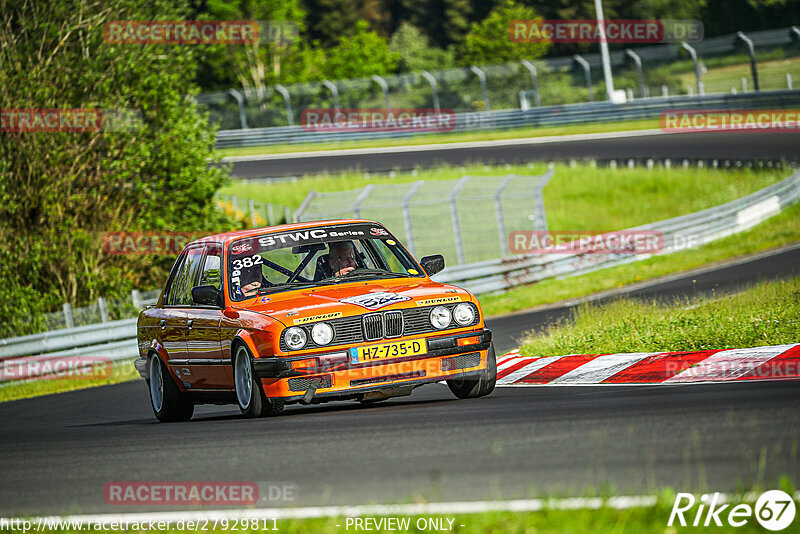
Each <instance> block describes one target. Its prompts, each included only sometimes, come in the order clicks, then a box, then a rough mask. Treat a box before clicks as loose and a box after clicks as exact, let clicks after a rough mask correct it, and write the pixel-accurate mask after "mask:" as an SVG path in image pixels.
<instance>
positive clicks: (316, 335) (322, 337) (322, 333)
mask: <svg viewBox="0 0 800 534" xmlns="http://www.w3.org/2000/svg"><path fill="white" fill-rule="evenodd" d="M311 339H313V340H314V343H316V344H317V345H327V344H328V343H330V342H331V341H332V340H333V328H331V325H329V324H328V323H317V324H315V325H314V327H313V328H312V329H311Z"/></svg>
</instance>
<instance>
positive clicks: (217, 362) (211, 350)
mask: <svg viewBox="0 0 800 534" xmlns="http://www.w3.org/2000/svg"><path fill="white" fill-rule="evenodd" d="M204 249H205V250H204V254H203V261H202V268H201V269H200V277H199V279H198V282H197V284H196V285H198V286H204V285H211V286H214V287H216V288H217V289H219V290H220V291H222V245H220V244H218V243H208V244H206V245H205V247H204ZM221 319H222V308H221V307H219V306H208V305H199V304H196V303H195V302H194V301H192V306H191V308H190V310H189V315H188V320H187V325H186V326H187V328H186V348H187V364H188V366H189V371H190V372H191V380H190V382H191V384H192V388H193V389H231V388H232V385H233V376H232V372H231V362H230V360H229V359H223V357H222V350H221V347H220V329H219V326H220V320H221Z"/></svg>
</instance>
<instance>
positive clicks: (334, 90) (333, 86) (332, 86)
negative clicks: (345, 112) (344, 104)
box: [322, 80, 339, 112]
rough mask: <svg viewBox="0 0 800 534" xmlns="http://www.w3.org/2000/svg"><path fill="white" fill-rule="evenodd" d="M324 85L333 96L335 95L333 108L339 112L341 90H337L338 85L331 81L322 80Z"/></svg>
mask: <svg viewBox="0 0 800 534" xmlns="http://www.w3.org/2000/svg"><path fill="white" fill-rule="evenodd" d="M322 85H323V86H324V87H326V88H327V89H328V90H329V91H330V92H331V94H332V95H333V107H334V109H335V110H336V111H337V112H338V111H339V89H337V88H336V84H334V83H333V82H331V81H330V80H322Z"/></svg>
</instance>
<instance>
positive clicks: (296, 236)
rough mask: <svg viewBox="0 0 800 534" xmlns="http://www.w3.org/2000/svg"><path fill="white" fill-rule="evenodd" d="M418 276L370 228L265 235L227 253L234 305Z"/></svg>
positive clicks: (384, 236)
mask: <svg viewBox="0 0 800 534" xmlns="http://www.w3.org/2000/svg"><path fill="white" fill-rule="evenodd" d="M420 276H423V274H422V273H421V270H420V268H419V266H418V265H417V264H416V262H415V261H414V260H413V259H412V258H411V256H410V255H409V254H408V253H407V252H406V251H405V249H403V247H401V246H400V244H399V242H398V241H397V240H396V239H395V238H394V237H393V236H392V235H391V234H390V233H389V232H388V231H387V230H386V229H385V228H383V227H381V226H379V225H376V224H363V223H358V224H345V225H336V226H320V227H314V228H306V229H302V230H291V231H284V232H274V233H266V234H263V235H258V236H254V237H247V238H243V239H239V240H236V241H233V242H232V243H231V244H230V246H229V249H228V279H229V282H230V283H229V284H228V287H229V288H230V297H231V299H232V300H234V301H240V300H244V299H248V298H252V297H257V296H259V295H265V294H269V293H276V292H279V291H287V290H290V289H296V288H300V287H312V286H315V285H326V284H337V283H341V282H348V281H353V280H365V279H380V278H398V277H420Z"/></svg>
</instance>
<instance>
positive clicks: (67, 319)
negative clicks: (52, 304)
mask: <svg viewBox="0 0 800 534" xmlns="http://www.w3.org/2000/svg"><path fill="white" fill-rule="evenodd" d="M61 309H62V310H64V324H66V325H67V328H75V322H74V321H73V320H72V306H70V304H69V302H65V303H64V304H63V305H62V306H61Z"/></svg>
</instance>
